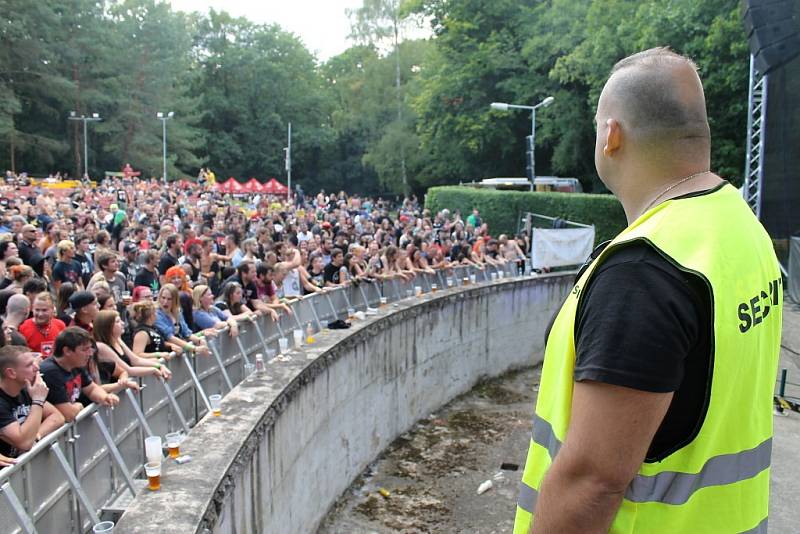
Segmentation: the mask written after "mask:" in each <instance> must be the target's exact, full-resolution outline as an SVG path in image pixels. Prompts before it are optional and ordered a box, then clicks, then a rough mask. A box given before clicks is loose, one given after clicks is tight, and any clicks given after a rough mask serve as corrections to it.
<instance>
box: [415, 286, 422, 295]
mask: <svg viewBox="0 0 800 534" xmlns="http://www.w3.org/2000/svg"><path fill="white" fill-rule="evenodd" d="M414 295H415V296H417V297H418V296H420V295H422V287H420V286H414Z"/></svg>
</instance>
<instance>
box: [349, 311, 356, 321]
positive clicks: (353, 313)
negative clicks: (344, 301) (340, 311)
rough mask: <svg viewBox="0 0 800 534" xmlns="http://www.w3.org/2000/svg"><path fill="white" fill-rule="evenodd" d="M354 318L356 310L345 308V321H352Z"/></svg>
mask: <svg viewBox="0 0 800 534" xmlns="http://www.w3.org/2000/svg"><path fill="white" fill-rule="evenodd" d="M355 318H356V310H355V308H347V320H348V321H353V320H355Z"/></svg>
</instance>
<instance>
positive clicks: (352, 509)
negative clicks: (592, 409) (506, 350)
mask: <svg viewBox="0 0 800 534" xmlns="http://www.w3.org/2000/svg"><path fill="white" fill-rule="evenodd" d="M539 372H540V371H539V369H528V370H524V371H518V372H514V373H510V374H507V375H505V376H503V377H501V378H499V379H496V380H492V381H487V382H483V383H481V384H479V385H478V386H476V387H475V388H474V389H473V390H472V391H470V392H469V393H467V394H465V395H463V396H461V397H459V398H457V399H455V400H454V401H453V402H451V403H450V404H448V405H447V406H445V407H444V408H442V409H441V410H440V411H438V412H436V413H434V414H431V415H430V417H429V418H428V419H425V420H422V421H420V422H419V423H418V424H417V425H416V426H415V428H414V429H412V431H410V432H408V433H407V434H404V435H403V436H401V437H399V438H398V439H397V440H396V441H395V442H394V443H393V444H392V445H391V446H390V447H389V448H388V449H387V450H386V451H384V453H383V455H381V457H380V458H378V460H377V461H375V462H374V463H373V464H372V465H371V466H370V467H369V468H368V469H367V470H366V472H365V473H364V474H362V475H361V476H360V477H359V478H358V479H357V480H356V481H355V482H354V483H353V484H352V486H351V487H350V489H348V490H347V491H346V492H345V494H344V495H342V497H341V498H340V499H339V501H338V502H337V503H336V505H335V506H334V507H333V509H332V510H331V513H330V514H329V515H328V517H327V519H326V520H325V521H324V523H323V525H322V526H321V527H320V529H319V532H320V533H323V534H334V533H336V534H338V533H345V532H347V533H362V532H363V533H388V532H403V533H422V532H470V533H486V534H488V533H499V532H509V531H510V530H511V529H512V527H513V522H514V510H515V506H516V504H515V503H516V498H517V489H518V486H519V481H520V478H521V476H522V466H523V464H524V462H525V455H526V453H527V450H528V442H529V440H530V432H531V418H532V416H533V405H534V402H535V400H536V391H535V390H536V384H538V382H539ZM504 464H506V465H504ZM503 468H505V469H503ZM515 468H516V469H515ZM486 480H491V481H492V488H491V489H489V490H488V491H486V492H485V493H483V494H481V495H478V493H477V489H478V486H479V485H480V484H481V483H483V482H484V481H486ZM380 490H385V491H387V492H388V493H387V494H386V496H384V495H382V493H381V491H380Z"/></svg>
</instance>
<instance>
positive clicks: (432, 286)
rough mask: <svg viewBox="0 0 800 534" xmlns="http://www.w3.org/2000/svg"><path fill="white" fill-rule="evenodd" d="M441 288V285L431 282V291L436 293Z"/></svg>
mask: <svg viewBox="0 0 800 534" xmlns="http://www.w3.org/2000/svg"><path fill="white" fill-rule="evenodd" d="M438 290H439V286H438V285H436V284H431V293H436V291H438Z"/></svg>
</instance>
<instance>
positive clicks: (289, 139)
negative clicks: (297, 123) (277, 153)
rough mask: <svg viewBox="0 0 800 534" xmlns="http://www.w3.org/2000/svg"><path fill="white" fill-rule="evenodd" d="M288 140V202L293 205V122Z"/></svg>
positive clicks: (286, 150) (285, 149) (287, 135)
mask: <svg viewBox="0 0 800 534" xmlns="http://www.w3.org/2000/svg"><path fill="white" fill-rule="evenodd" d="M286 137H287V142H286V148H284V149H283V151H284V152H286V188H287V191H286V202H287V204H289V205H291V203H292V123H291V122H290V123H289V130H288V132H287V133H286Z"/></svg>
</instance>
